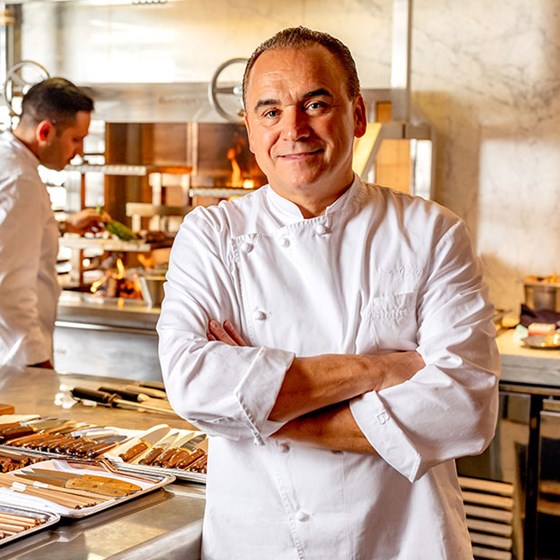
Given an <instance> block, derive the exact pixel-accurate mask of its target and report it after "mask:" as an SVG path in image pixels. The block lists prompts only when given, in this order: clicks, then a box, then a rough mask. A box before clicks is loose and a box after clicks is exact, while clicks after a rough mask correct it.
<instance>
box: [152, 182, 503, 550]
mask: <svg viewBox="0 0 560 560" xmlns="http://www.w3.org/2000/svg"><path fill="white" fill-rule="evenodd" d="M167 280H168V281H167V283H166V285H165V299H164V302H163V306H162V313H161V318H160V320H159V323H158V332H159V336H160V360H161V364H162V370H163V375H164V379H165V382H166V386H167V390H168V394H169V398H170V400H171V402H172V404H173V406H174V408H175V410H176V411H177V412H178V413H179V414H181V415H182V416H183V417H184V418H186V419H187V420H189V421H190V422H192V423H193V424H196V425H197V426H199V427H200V428H201V429H202V430H205V431H206V432H207V433H208V434H210V435H211V438H210V453H209V464H208V480H207V494H206V498H207V503H206V512H205V521H204V528H203V558H205V559H216V560H229V559H236V560H252V559H254V560H288V559H289V560H295V559H306V560H325V559H328V560H331V559H332V560H348V559H352V560H442V559H447V560H462V559H466V558H472V552H471V546H470V541H469V538H468V533H467V528H466V523H465V518H464V511H463V505H462V499H461V493H460V490H459V487H458V482H457V475H456V469H455V463H454V460H453V459H454V458H456V457H459V456H463V455H468V454H475V453H478V452H481V451H482V450H483V449H484V448H485V447H486V446H487V444H488V442H489V441H490V439H491V438H492V436H493V433H494V429H495V423H496V418H497V384H498V381H497V373H498V368H499V358H498V353H497V349H496V345H495V340H494V338H495V329H494V326H493V324H492V322H491V316H492V306H491V305H490V304H489V303H488V301H487V291H486V288H485V286H484V284H483V281H482V277H481V267H480V264H479V261H478V259H477V258H476V257H475V255H474V254H473V250H472V247H471V242H470V240H469V236H468V234H467V232H466V229H465V225H464V223H463V222H462V221H461V220H460V219H458V218H457V217H456V216H455V215H453V214H452V213H451V212H449V211H448V210H446V209H444V208H442V207H440V206H438V205H437V204H435V203H433V202H429V201H425V200H423V199H421V198H414V197H411V196H409V195H406V194H402V193H399V192H395V191H392V190H390V189H387V188H382V187H377V186H372V185H368V184H366V183H363V182H361V181H360V180H359V179H358V178H356V179H355V180H354V183H353V185H352V187H351V188H350V189H349V190H348V191H347V192H346V193H345V194H344V195H343V196H342V197H340V198H339V199H338V200H337V201H336V202H335V203H334V204H332V205H331V206H330V207H329V208H327V210H326V212H325V213H324V215H322V216H319V217H316V218H312V219H303V218H302V216H301V213H300V211H299V209H298V208H297V207H296V206H295V205H294V204H292V203H291V202H289V201H288V200H286V199H284V198H281V197H280V196H279V195H277V194H276V193H275V192H274V191H273V190H272V189H271V188H270V187H268V186H266V187H262V188H260V189H259V190H257V191H256V192H254V193H252V194H249V195H246V196H245V197H243V198H242V199H238V200H234V201H232V202H222V203H220V204H219V205H218V206H214V207H210V208H207V209H204V208H197V209H196V210H195V211H193V212H191V213H190V214H189V215H188V216H186V218H185V220H184V222H183V224H182V226H181V229H180V231H179V233H178V235H177V238H176V240H175V243H174V245H173V249H172V253H171V262H170V266H169V272H168V276H167ZM211 318H213V319H216V320H217V321H220V322H221V321H224V320H226V319H230V320H232V321H233V322H234V323H235V324H237V325H238V326H239V327H240V329H241V332H242V334H243V336H244V338H245V339H246V340H247V341H248V342H249V343H250V344H251V346H250V347H233V346H228V345H226V344H224V343H221V342H217V341H214V342H208V341H207V338H206V333H207V324H208V321H209V319H211ZM397 350H417V351H418V352H419V353H420V354H421V355H422V357H423V359H424V361H425V364H426V366H425V367H424V368H423V369H422V370H421V371H419V372H418V373H417V374H416V375H415V376H414V378H413V379H411V380H409V381H407V382H405V383H403V384H401V385H398V386H395V387H392V388H390V389H387V390H383V391H380V392H379V393H375V392H372V393H368V394H366V395H364V396H362V397H359V398H356V399H353V401H352V402H351V411H352V413H353V415H354V418H355V419H356V421H357V423H358V425H359V426H360V428H361V429H362V431H363V433H364V434H365V436H366V437H367V438H368V440H369V441H370V442H371V444H372V446H373V447H374V448H375V449H376V450H377V452H378V453H379V455H375V454H372V455H364V454H356V453H348V452H337V451H329V450H322V449H314V448H311V447H309V446H305V445H302V444H296V443H291V442H286V441H277V440H275V439H272V438H269V437H268V436H269V435H270V434H271V433H273V432H274V431H276V430H277V429H278V428H279V427H280V426H281V424H280V423H276V422H272V421H269V420H267V417H268V415H269V413H270V411H271V409H272V407H273V405H274V402H275V400H276V396H277V394H278V391H279V389H280V386H281V384H282V380H283V378H284V374H285V372H286V370H287V369H288V368H289V366H290V364H291V362H292V360H293V358H294V356H298V357H302V356H311V355H318V354H324V353H342V354H375V353H380V352H389V351H397Z"/></svg>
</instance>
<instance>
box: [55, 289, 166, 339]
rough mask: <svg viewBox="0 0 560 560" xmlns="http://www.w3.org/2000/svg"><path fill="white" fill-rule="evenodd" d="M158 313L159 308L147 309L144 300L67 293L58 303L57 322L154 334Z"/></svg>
mask: <svg viewBox="0 0 560 560" xmlns="http://www.w3.org/2000/svg"><path fill="white" fill-rule="evenodd" d="M159 314H160V309H159V307H153V308H151V307H148V306H147V305H146V304H145V303H144V302H143V301H142V300H133V299H124V298H102V297H97V296H95V295H93V294H88V293H84V292H72V291H68V290H65V291H63V292H62V293H61V294H60V298H59V300H58V315H57V321H68V322H77V323H92V324H101V325H107V326H115V327H130V328H137V329H148V330H151V331H153V330H155V328H156V323H157V321H158V319H159Z"/></svg>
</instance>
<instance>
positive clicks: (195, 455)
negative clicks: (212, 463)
mask: <svg viewBox="0 0 560 560" xmlns="http://www.w3.org/2000/svg"><path fill="white" fill-rule="evenodd" d="M204 455H206V451H204V449H197V450H196V451H195V452H194V453H191V454H190V456H189V457H185V458H184V459H182V460H181V461H179V462H178V463H177V464H176V465H175V467H176V468H177V469H186V468H187V467H188V466H189V465H192V464H193V463H194V462H195V461H197V460H198V459H200V458H201V457H204Z"/></svg>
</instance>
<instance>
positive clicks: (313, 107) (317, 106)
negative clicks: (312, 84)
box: [307, 101, 327, 111]
mask: <svg viewBox="0 0 560 560" xmlns="http://www.w3.org/2000/svg"><path fill="white" fill-rule="evenodd" d="M326 106H327V104H326V103H325V102H324V101H312V102H311V103H308V104H307V110H308V111H320V110H322V109H325V108H326Z"/></svg>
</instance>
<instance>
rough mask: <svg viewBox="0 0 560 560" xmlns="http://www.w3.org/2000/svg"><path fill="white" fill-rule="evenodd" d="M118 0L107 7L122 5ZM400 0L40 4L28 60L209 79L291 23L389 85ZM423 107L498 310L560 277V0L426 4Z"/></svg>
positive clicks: (71, 69) (417, 47) (90, 75)
mask: <svg viewBox="0 0 560 560" xmlns="http://www.w3.org/2000/svg"><path fill="white" fill-rule="evenodd" d="M108 3H109V2H107V4H108ZM391 18H392V2H391V0H320V1H319V0H285V1H284V2H277V1H271V0H260V1H259V2H255V1H254V0H251V1H249V0H175V1H169V2H168V3H167V4H165V5H157V6H124V5H118V6H109V5H99V6H91V5H84V4H83V3H81V2H78V1H76V2H64V3H49V2H44V1H43V2H33V1H31V2H29V3H28V4H26V5H25V6H24V25H23V37H24V41H23V55H24V58H31V59H34V60H37V61H39V62H41V63H43V64H45V65H46V66H47V67H48V68H49V69H50V70H51V72H52V73H53V74H64V75H66V76H68V77H69V78H70V79H73V80H74V81H76V82H78V83H91V82H111V81H132V82H159V81H161V82H173V81H208V80H209V79H210V78H211V76H212V74H213V72H214V70H215V69H216V68H217V66H218V65H219V64H221V63H222V62H223V61H225V60H227V59H229V58H232V57H234V56H248V55H249V54H250V53H251V51H252V50H253V48H254V47H255V46H256V45H257V44H258V43H260V42H261V41H262V40H264V39H266V38H267V37H269V36H270V35H272V34H273V33H274V32H275V31H276V30H278V29H279V28H282V27H287V26H292V25H300V24H302V25H306V26H309V27H314V28H318V29H322V30H325V31H328V32H330V33H332V34H334V35H336V36H338V37H339V38H340V39H342V40H343V41H344V42H345V43H346V44H348V46H349V47H350V48H351V50H352V52H353V53H354V56H355V58H356V62H357V65H358V70H359V72H360V75H361V78H362V84H363V86H364V87H388V86H389V83H390V67H391ZM413 21H414V23H413V54H412V90H413V101H414V104H415V105H416V106H417V107H418V108H419V109H420V110H421V111H423V113H424V114H425V115H426V116H427V117H428V118H429V120H430V121H431V122H432V123H433V124H434V126H435V128H436V130H437V138H438V141H437V157H436V199H437V200H438V201H439V202H440V203H442V204H444V205H446V206H448V207H450V208H451V209H452V210H454V211H455V212H457V213H458V214H459V215H461V216H462V217H464V218H465V220H466V221H467V223H468V225H469V227H470V229H471V232H472V234H473V238H474V240H475V243H476V248H477V251H478V253H479V254H480V255H481V257H482V258H483V260H484V262H485V266H486V275H487V280H488V283H489V285H490V291H491V297H492V299H493V301H494V303H495V304H496V306H498V307H500V308H505V309H512V310H513V312H514V314H515V313H516V312H517V311H518V306H519V303H520V301H522V299H523V276H524V275H526V274H539V275H549V274H552V273H555V272H556V273H560V3H559V2H557V0H537V1H535V2H526V1H525V0H488V1H486V2H481V1H480V0H463V1H458V0H416V1H415V2H414V15H413Z"/></svg>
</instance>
